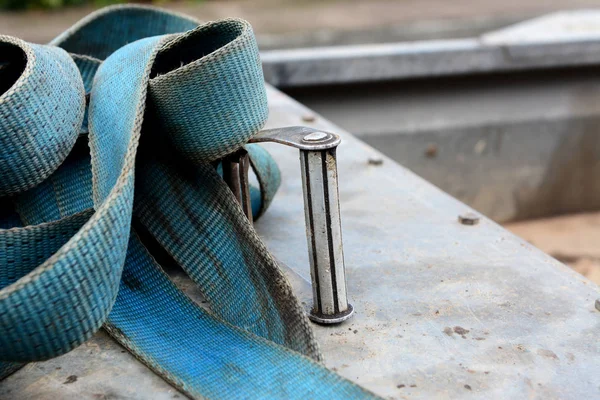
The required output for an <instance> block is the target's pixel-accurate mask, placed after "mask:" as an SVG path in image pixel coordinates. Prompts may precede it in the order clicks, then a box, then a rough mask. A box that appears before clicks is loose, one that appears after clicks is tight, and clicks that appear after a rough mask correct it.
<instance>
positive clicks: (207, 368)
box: [0, 6, 372, 398]
mask: <svg viewBox="0 0 600 400" xmlns="http://www.w3.org/2000/svg"><path fill="white" fill-rule="evenodd" d="M177 32H185V33H177ZM165 34H166V35H165ZM0 47H2V49H5V50H6V51H3V52H2V53H1V54H2V56H1V57H2V59H0V82H1V83H0V89H2V92H0V174H2V180H1V182H0V226H2V227H3V228H4V229H0V360H3V361H5V362H4V363H0V373H2V372H4V373H8V372H10V371H12V370H14V368H15V365H14V364H9V363H8V362H27V361H33V360H43V359H47V358H51V357H56V356H58V355H61V354H63V353H65V352H67V351H69V350H71V349H72V348H74V347H75V346H77V345H79V344H81V343H82V342H83V341H85V340H87V339H88V338H89V337H90V336H91V335H93V334H94V333H95V332H96V331H97V329H98V328H99V327H100V326H101V325H102V324H104V327H105V328H106V330H107V331H108V332H109V333H110V334H111V335H112V336H113V337H114V338H115V339H116V340H117V341H119V343H121V344H122V345H123V346H125V347H126V348H127V349H129V350H130V351H131V352H132V353H133V354H134V355H135V356H136V357H138V358H139V359H140V360H141V361H142V362H144V363H145V364H146V365H148V366H149V367H150V368H152V369H153V370H154V371H155V372H157V373H158V374H160V375H161V376H162V377H163V378H164V379H166V380H167V381H169V382H170V383H172V384H173V385H175V386H176V387H177V388H178V389H179V390H182V391H183V392H185V393H186V394H188V395H189V396H190V397H194V398H203V397H208V398H314V397H327V398H366V397H371V396H372V395H371V394H370V393H368V392H366V391H365V390H363V389H361V388H359V387H358V386H356V385H354V384H352V383H350V382H348V381H346V380H344V379H343V378H341V377H339V376H338V375H336V374H334V373H333V372H331V371H329V370H327V369H326V368H324V367H322V366H321V365H320V364H319V363H317V362H316V361H315V360H317V361H318V360H320V354H319V351H318V346H317V344H316V342H315V340H314V337H313V334H312V331H311V329H310V326H309V325H308V322H307V320H306V318H305V316H304V314H303V310H302V307H301V306H300V305H299V304H298V301H297V300H296V299H295V298H294V296H293V294H292V292H291V288H290V285H289V283H288V282H287V280H286V279H285V277H284V276H283V274H282V272H281V271H280V270H279V268H278V266H277V264H276V263H275V262H274V261H273V259H272V257H271V256H270V255H269V253H268V252H267V250H266V248H265V246H264V245H263V244H262V242H261V241H260V239H259V238H258V236H257V235H256V233H255V231H254V230H253V228H252V226H251V225H250V223H249V222H248V220H247V219H246V218H245V216H244V215H243V213H242V211H241V208H240V207H239V205H238V204H237V203H236V201H235V199H234V198H233V196H232V194H231V193H230V191H229V189H228V188H227V186H226V185H225V184H224V183H223V181H222V179H221V178H220V176H219V175H218V174H217V172H216V171H215V168H214V167H213V165H212V163H213V162H214V161H216V160H218V159H219V158H221V157H223V156H225V155H227V154H229V153H231V152H232V151H235V150H237V149H238V148H240V147H241V146H243V145H244V144H245V143H246V142H247V141H248V139H249V138H250V137H251V136H252V135H254V134H255V133H256V132H257V131H258V130H259V129H260V128H261V127H262V125H263V124H264V122H265V120H266V118H267V102H266V94H265V89H264V83H263V78H262V71H261V64H260V59H259V56H258V51H257V47H256V43H255V40H254V35H253V33H252V30H251V27H250V26H249V25H248V23H246V22H244V21H241V20H224V21H220V22H214V23H207V24H204V25H199V24H198V23H197V22H196V21H194V20H192V19H188V18H186V17H182V16H179V15H175V14H170V13H165V12H161V11H158V10H156V9H152V8H147V7H132V6H127V7H111V8H107V9H104V10H102V11H100V12H98V13H95V14H93V15H91V16H90V17H88V18H86V19H84V20H83V21H81V22H80V23H78V24H77V25H75V26H74V27H73V28H72V29H70V30H69V31H67V32H65V33H64V34H63V35H61V36H60V37H59V38H57V39H56V40H55V41H53V42H52V45H50V46H41V45H31V44H28V43H25V42H23V41H20V40H18V39H14V38H9V37H0ZM65 50H66V51H65ZM67 51H68V52H69V53H71V56H70V55H69V54H68V53H67ZM103 59H106V60H105V61H103V62H102V61H100V60H103ZM86 92H88V93H90V96H89V98H90V102H89V107H88V108H87V109H86V107H85V93H86ZM88 132H89V134H88ZM88 145H89V148H88ZM250 152H251V154H252V157H253V165H254V166H255V167H256V170H257V173H258V175H259V182H261V183H262V184H263V185H262V186H263V188H262V189H263V195H262V199H263V203H264V204H263V205H262V207H256V210H257V212H258V210H259V209H264V207H266V205H267V204H266V203H268V202H269V201H270V199H271V197H272V194H273V192H274V190H273V188H274V187H275V188H276V186H277V184H278V179H279V175H278V173H274V172H273V171H274V170H276V167H274V166H273V164H272V160H271V159H270V158H269V157H268V155H266V153H265V152H264V151H262V150H257V149H256V148H254V149H251V150H250ZM263 171H268V174H267V173H262V172H263ZM5 177H6V178H5ZM134 178H135V179H134ZM134 192H135V196H134ZM132 220H133V222H134V223H133V226H134V229H131V222H132ZM157 259H158V260H161V263H163V264H165V265H169V266H171V267H172V266H174V265H175V266H176V268H183V270H184V271H185V272H186V273H187V274H188V275H189V276H190V277H191V278H192V280H193V281H194V282H195V283H196V284H197V285H198V288H199V290H200V291H201V292H202V294H203V296H204V297H205V299H206V301H207V304H208V306H209V308H210V310H211V313H209V312H207V311H205V310H204V309H203V308H200V307H199V306H198V305H197V304H195V303H194V302H192V301H191V300H190V299H189V298H188V297H187V296H186V295H185V294H184V293H183V292H181V291H180V290H179V289H178V288H177V287H176V285H175V284H174V283H173V282H171V281H170V280H169V278H168V276H167V275H166V274H165V272H164V271H163V269H162V268H161V267H160V266H159V264H158V263H157V261H156V260H157Z"/></svg>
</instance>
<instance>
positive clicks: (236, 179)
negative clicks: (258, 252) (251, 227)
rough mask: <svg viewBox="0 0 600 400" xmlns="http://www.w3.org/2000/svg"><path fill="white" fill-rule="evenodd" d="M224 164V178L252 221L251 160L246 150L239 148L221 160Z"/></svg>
mask: <svg viewBox="0 0 600 400" xmlns="http://www.w3.org/2000/svg"><path fill="white" fill-rule="evenodd" d="M221 163H222V165H223V179H224V180H225V182H226V183H227V186H229V189H231V192H232V193H233V195H234V197H235V198H236V200H237V201H238V203H239V204H240V205H241V206H242V209H243V210H244V214H245V215H246V217H247V218H248V219H249V220H250V222H252V204H251V202H250V184H249V183H248V171H249V169H250V160H249V157H248V152H246V150H243V149H241V150H238V151H236V152H235V153H233V154H231V155H229V156H227V157H225V158H224V159H223V160H222V161H221Z"/></svg>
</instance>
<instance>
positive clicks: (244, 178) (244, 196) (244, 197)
mask: <svg viewBox="0 0 600 400" xmlns="http://www.w3.org/2000/svg"><path fill="white" fill-rule="evenodd" d="M238 165H239V168H238V176H239V180H240V190H241V202H240V204H241V205H242V209H243V210H244V214H246V217H247V218H248V220H249V221H250V223H252V222H253V218H252V203H251V201H250V183H249V182H248V172H249V170H250V159H249V157H248V153H247V152H246V151H245V150H244V151H243V154H241V155H240V158H239V164H238Z"/></svg>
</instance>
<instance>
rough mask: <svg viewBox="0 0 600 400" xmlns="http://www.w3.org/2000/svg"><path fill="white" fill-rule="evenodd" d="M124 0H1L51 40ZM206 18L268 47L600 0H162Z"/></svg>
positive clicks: (508, 19)
mask: <svg viewBox="0 0 600 400" xmlns="http://www.w3.org/2000/svg"><path fill="white" fill-rule="evenodd" d="M117 3H126V2H125V1H118V0H0V9H1V10H2V11H3V12H2V14H1V15H0V30H1V31H2V33H7V34H11V35H16V36H19V37H21V38H23V39H25V40H29V41H36V42H46V41H48V40H50V39H51V38H53V37H54V36H56V35H57V34H58V33H59V32H61V31H62V30H64V29H65V28H66V27H68V26H70V25H71V24H73V23H74V22H76V21H77V20H78V19H80V18H82V17H83V16H85V15H87V14H88V13H89V12H91V11H92V10H93V9H95V8H98V7H101V6H105V5H109V4H117ZM138 3H143V4H154V5H157V6H160V7H165V8H169V9H172V10H176V11H179V12H183V13H186V14H189V15H193V16H195V17H197V18H199V19H202V20H214V19H218V18H225V17H240V18H244V19H246V20H248V21H250V22H251V23H252V25H253V26H254V29H255V31H256V33H257V34H258V35H259V41H260V43H261V47H263V48H265V49H267V48H290V47H307V46H308V47H310V46H316V45H335V44H350V43H381V42H396V41H407V40H423V39H439V38H456V37H469V36H475V35H478V34H481V33H483V32H487V31H490V30H493V29H497V28H500V27H504V26H507V25H510V24H513V23H515V22H518V21H523V20H526V19H530V18H533V17H536V16H539V15H543V14H547V13H550V12H553V11H558V10H568V9H582V8H591V7H595V6H600V2H599V1H597V0H596V1H594V0H554V1H546V0H521V1H519V0H505V1H496V0H453V1H446V0H247V1H239V0H218V1H208V0H206V1H202V0H200V1H194V0H191V1H179V0H170V1H169V0H158V1H141V2H138Z"/></svg>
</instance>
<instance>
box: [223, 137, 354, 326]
mask: <svg viewBox="0 0 600 400" xmlns="http://www.w3.org/2000/svg"><path fill="white" fill-rule="evenodd" d="M261 142H275V143H280V144H283V145H286V146H291V147H295V148H297V149H299V150H300V166H301V169H302V189H303V192H304V216H305V218H306V239H307V242H308V256H309V260H310V274H311V279H312V289H313V306H312V308H311V310H310V313H309V314H308V317H309V318H310V319H311V320H312V321H314V322H317V323H320V324H336V323H340V322H342V321H345V320H347V319H348V318H350V317H351V316H352V314H353V312H354V308H353V307H352V305H351V304H349V303H348V296H347V293H346V271H345V267H344V249H343V244H342V226H341V218H340V203H339V191H338V172H337V160H336V148H337V146H338V145H339V144H340V142H341V139H340V137H339V136H338V135H336V134H333V133H329V132H323V131H320V130H316V129H313V128H308V127H300V126H292V127H286V128H277V129H268V130H264V131H261V132H259V133H258V134H257V135H256V136H254V137H253V138H252V139H251V140H250V143H261ZM222 162H223V178H224V179H225V181H226V182H227V184H228V186H229V187H230V188H231V190H232V192H233V193H234V195H235V197H236V199H237V200H238V202H239V203H240V204H241V205H242V209H243V210H244V213H245V214H246V216H247V217H248V219H249V220H250V221H251V222H252V207H251V205H250V190H249V185H248V169H249V160H248V154H247V152H246V151H244V150H240V151H238V152H236V153H234V154H232V155H230V156H227V157H226V158H225V159H223V160H222Z"/></svg>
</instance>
